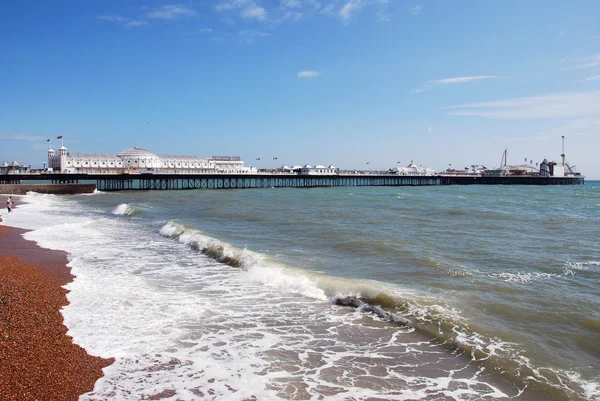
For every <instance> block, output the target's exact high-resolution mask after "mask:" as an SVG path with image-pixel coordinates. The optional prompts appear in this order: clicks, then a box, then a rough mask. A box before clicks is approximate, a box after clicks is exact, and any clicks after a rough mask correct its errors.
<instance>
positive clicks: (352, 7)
mask: <svg viewBox="0 0 600 401" xmlns="http://www.w3.org/2000/svg"><path fill="white" fill-rule="evenodd" d="M362 6H363V1H362V0H350V1H349V2H347V3H346V4H344V6H343V7H342V8H341V9H340V11H339V16H340V18H341V19H342V20H343V21H344V22H349V21H350V20H351V19H352V17H353V16H354V14H356V13H357V12H358V11H359V10H360V9H361V8H362Z"/></svg>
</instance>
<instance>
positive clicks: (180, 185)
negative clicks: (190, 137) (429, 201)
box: [0, 173, 584, 191]
mask: <svg viewBox="0 0 600 401" xmlns="http://www.w3.org/2000/svg"><path fill="white" fill-rule="evenodd" d="M24 182H29V183H31V182H44V183H52V184H69V183H71V184H72V183H95V184H96V188H97V189H98V190H100V191H127V190H184V189H232V188H239V189H243V188H315V187H361V186H388V187H401V186H431V185H580V184H583V183H584V177H581V176H579V177H577V176H576V177H542V176H460V175H458V176H450V175H435V176H401V175H394V174H338V175H298V174H273V173H261V174H59V173H54V174H9V175H0V184H17V185H18V184H21V183H24Z"/></svg>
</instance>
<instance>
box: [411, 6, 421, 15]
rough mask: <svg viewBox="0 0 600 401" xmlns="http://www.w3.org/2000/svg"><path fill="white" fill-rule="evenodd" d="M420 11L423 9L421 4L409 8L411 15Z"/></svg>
mask: <svg viewBox="0 0 600 401" xmlns="http://www.w3.org/2000/svg"><path fill="white" fill-rule="evenodd" d="M421 11H423V6H422V5H420V4H419V5H417V6H414V7H413V8H411V9H410V12H411V13H412V15H419V14H421Z"/></svg>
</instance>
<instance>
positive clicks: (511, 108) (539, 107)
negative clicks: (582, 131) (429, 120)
mask: <svg viewBox="0 0 600 401" xmlns="http://www.w3.org/2000/svg"><path fill="white" fill-rule="evenodd" d="M445 109H447V110H449V111H448V112H447V113H446V114H449V115H454V116H474V117H486V118H506V119H526V118H565V117H583V116H600V91H591V92H564V93H554V94H550V95H544V96H530V97H521V98H515V99H508V100H499V101H492V102H481V103H471V104H463V105H458V106H450V107H446V108H445Z"/></svg>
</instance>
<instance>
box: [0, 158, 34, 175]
mask: <svg viewBox="0 0 600 401" xmlns="http://www.w3.org/2000/svg"><path fill="white" fill-rule="evenodd" d="M30 167H31V166H30V165H28V164H19V163H17V162H16V161H13V162H12V163H10V164H9V163H7V162H4V163H2V164H0V174H27V173H28V172H29V168H30Z"/></svg>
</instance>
